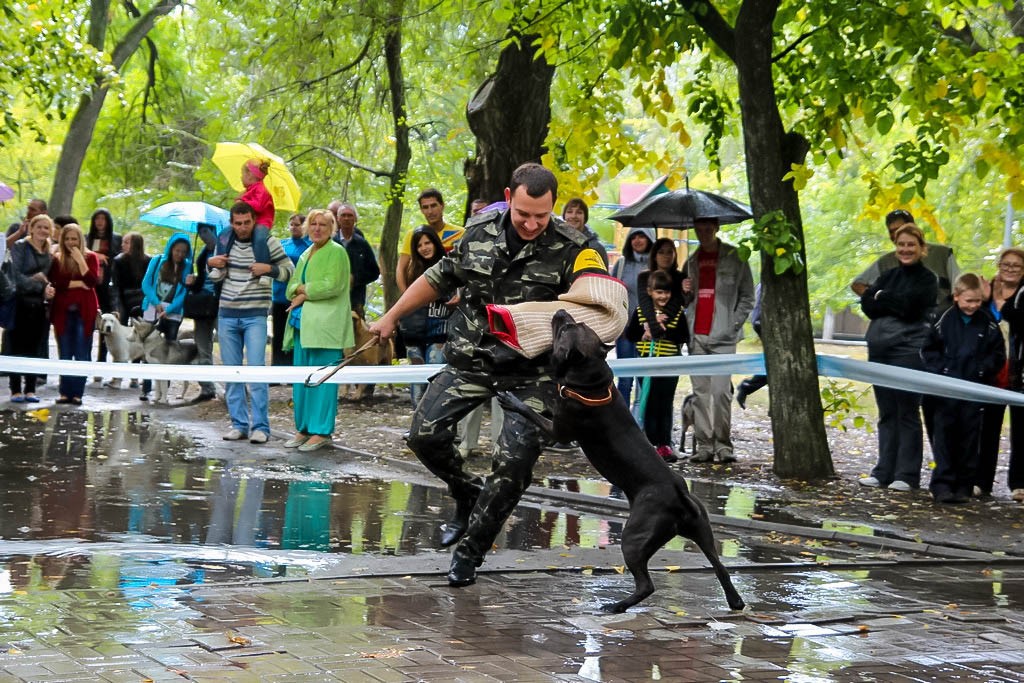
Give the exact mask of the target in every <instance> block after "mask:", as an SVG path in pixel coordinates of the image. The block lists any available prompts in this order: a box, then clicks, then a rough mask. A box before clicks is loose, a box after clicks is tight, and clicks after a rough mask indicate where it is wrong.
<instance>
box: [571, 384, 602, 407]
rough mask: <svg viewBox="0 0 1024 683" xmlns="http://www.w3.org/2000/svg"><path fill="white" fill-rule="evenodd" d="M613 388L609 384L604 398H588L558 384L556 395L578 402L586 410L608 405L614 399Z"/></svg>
mask: <svg viewBox="0 0 1024 683" xmlns="http://www.w3.org/2000/svg"><path fill="white" fill-rule="evenodd" d="M613 387H614V385H612V384H609V385H608V391H607V393H606V394H605V395H604V396H601V397H600V398H590V397H588V396H584V395H583V394H581V393H579V392H577V391H573V390H572V389H570V388H569V387H567V386H565V385H563V384H559V385H558V395H559V396H560V397H562V398H571V399H573V400H574V401H579V402H580V403H582V404H583V405H585V406H587V407H588V408H598V407H600V406H606V405H608V404H609V403H611V402H612V400H613V399H614V398H615V392H614V391H612V389H613Z"/></svg>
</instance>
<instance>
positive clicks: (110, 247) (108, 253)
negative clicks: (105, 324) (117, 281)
mask: <svg viewBox="0 0 1024 683" xmlns="http://www.w3.org/2000/svg"><path fill="white" fill-rule="evenodd" d="M85 245H86V246H87V247H88V248H89V250H90V251H92V252H93V253H94V254H96V258H98V259H99V261H100V280H99V284H97V285H96V299H97V300H98V301H99V304H100V313H111V312H113V311H114V304H115V300H114V288H113V285H112V283H111V280H112V279H113V275H114V268H113V265H114V258H115V257H117V255H118V254H120V253H121V236H120V235H118V234H117V233H116V232H114V218H113V217H112V216H111V215H110V212H109V211H107V210H106V209H96V210H95V211H93V213H92V218H91V219H90V221H89V234H87V235H86V236H85ZM106 359H107V342H106V340H105V339H104V337H103V335H100V347H99V350H98V351H97V353H96V360H97V361H98V362H100V363H102V362H103V361H105V360H106ZM98 379H99V378H97V380H98Z"/></svg>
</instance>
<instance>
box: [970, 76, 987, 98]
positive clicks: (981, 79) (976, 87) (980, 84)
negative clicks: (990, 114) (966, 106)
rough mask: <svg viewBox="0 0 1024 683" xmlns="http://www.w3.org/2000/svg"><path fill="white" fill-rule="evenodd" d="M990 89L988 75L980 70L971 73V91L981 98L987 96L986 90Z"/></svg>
mask: <svg viewBox="0 0 1024 683" xmlns="http://www.w3.org/2000/svg"><path fill="white" fill-rule="evenodd" d="M987 90H988V77H987V76H986V75H985V74H983V73H981V72H980V71H975V72H974V73H973V74H972V75H971V92H972V93H973V94H974V96H975V97H977V98H978V99H981V98H982V97H984V96H985V92H986V91H987Z"/></svg>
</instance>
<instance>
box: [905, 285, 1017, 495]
mask: <svg viewBox="0 0 1024 683" xmlns="http://www.w3.org/2000/svg"><path fill="white" fill-rule="evenodd" d="M984 303H985V296H984V295H983V294H982V290H981V279H980V278H979V277H978V276H977V275H975V274H974V273H965V274H963V275H961V276H960V277H959V278H957V281H956V283H955V284H954V285H953V305H952V306H950V307H949V308H948V309H947V310H946V312H945V313H943V314H942V315H941V316H939V319H938V320H936V321H935V324H934V325H932V328H931V331H930V336H929V339H928V342H927V343H926V344H925V345H924V347H923V348H922V349H921V358H922V359H923V360H924V364H925V368H926V369H927V370H928V371H929V372H934V373H936V374H940V375H946V376H948V377H956V378H958V379H966V380H968V381H971V382H979V383H982V384H994V383H995V378H996V375H998V374H999V370H1000V369H1001V368H1002V367H1003V363H1004V362H1005V360H1006V347H1005V345H1004V342H1003V335H1002V333H1001V332H1000V331H999V326H998V325H997V324H996V322H995V320H994V319H993V318H992V316H991V315H990V314H989V313H988V311H986V310H985V309H984ZM934 400H935V403H936V411H935V431H934V434H933V439H932V455H933V456H934V458H935V469H934V470H933V471H932V480H931V483H930V484H929V486H928V488H929V490H931V492H932V496H934V498H935V502H936V503H943V504H949V505H957V504H961V503H966V502H967V500H968V498H969V497H970V495H971V487H972V485H973V484H974V470H975V469H976V468H977V464H978V439H979V435H980V429H981V415H982V410H983V404H981V403H977V402H975V401H961V400H957V399H952V398H939V397H935V398H934Z"/></svg>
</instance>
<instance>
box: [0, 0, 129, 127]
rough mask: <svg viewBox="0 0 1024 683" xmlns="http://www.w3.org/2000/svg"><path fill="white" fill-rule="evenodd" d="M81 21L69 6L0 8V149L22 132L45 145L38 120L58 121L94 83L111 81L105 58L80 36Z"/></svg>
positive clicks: (22, 4)
mask: <svg viewBox="0 0 1024 683" xmlns="http://www.w3.org/2000/svg"><path fill="white" fill-rule="evenodd" d="M81 22H82V15H81V12H80V11H78V10H77V9H76V8H75V7H74V6H73V5H71V6H69V5H65V4H62V3H58V4H56V6H51V4H50V3H27V2H12V3H3V4H2V5H0V54H3V56H4V57H3V59H2V60H0V102H2V103H3V105H4V117H3V120H2V122H0V147H2V146H5V145H7V144H9V143H10V142H11V140H12V139H15V138H17V136H18V135H20V134H21V133H22V131H23V130H24V129H27V130H28V131H29V132H30V133H31V135H32V137H33V138H34V140H35V141H36V142H38V143H42V142H45V141H46V139H47V136H46V133H47V127H46V126H45V125H43V123H42V122H41V121H40V120H39V119H40V118H41V119H43V120H45V121H53V120H61V121H63V120H64V119H65V118H66V117H67V115H68V113H69V112H70V111H71V110H72V109H73V108H74V107H75V106H76V105H77V104H78V100H79V98H80V97H81V95H82V94H83V93H84V92H86V91H87V90H88V88H89V87H90V86H91V85H92V84H93V83H94V82H95V81H96V79H100V80H106V81H108V82H109V81H110V80H111V79H112V78H114V77H115V75H116V74H114V73H113V71H112V69H111V68H110V64H109V59H108V58H107V56H106V55H105V54H103V53H101V52H98V51H96V50H95V49H93V48H92V46H91V45H89V44H88V43H87V42H86V41H85V39H84V38H83V37H82V32H81ZM19 104H24V105H25V108H22V107H19V106H18V105H19Z"/></svg>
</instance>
